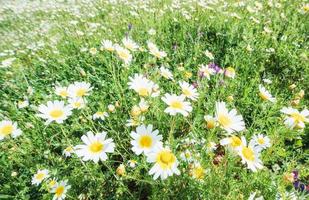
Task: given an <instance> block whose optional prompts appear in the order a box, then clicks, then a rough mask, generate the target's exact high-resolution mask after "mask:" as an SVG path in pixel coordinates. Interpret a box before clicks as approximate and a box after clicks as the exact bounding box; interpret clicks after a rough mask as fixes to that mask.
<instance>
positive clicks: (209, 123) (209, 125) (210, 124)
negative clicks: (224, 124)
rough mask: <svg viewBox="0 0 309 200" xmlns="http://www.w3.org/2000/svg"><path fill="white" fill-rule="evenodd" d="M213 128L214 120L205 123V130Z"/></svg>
mask: <svg viewBox="0 0 309 200" xmlns="http://www.w3.org/2000/svg"><path fill="white" fill-rule="evenodd" d="M215 126H216V122H215V120H209V121H207V128H209V129H212V128H215Z"/></svg>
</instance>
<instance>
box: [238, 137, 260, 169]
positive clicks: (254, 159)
mask: <svg viewBox="0 0 309 200" xmlns="http://www.w3.org/2000/svg"><path fill="white" fill-rule="evenodd" d="M242 143H243V144H242V145H241V147H240V149H239V151H238V154H239V156H240V157H241V158H242V163H243V164H245V163H246V164H247V167H248V169H250V170H252V171H253V172H256V171H257V170H258V169H262V168H263V163H262V161H261V160H260V158H259V156H260V152H259V151H260V149H259V148H256V147H255V146H254V141H253V140H251V141H250V142H249V145H248V146H247V141H246V139H244V140H243V141H242Z"/></svg>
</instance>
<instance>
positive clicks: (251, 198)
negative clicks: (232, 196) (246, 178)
mask: <svg viewBox="0 0 309 200" xmlns="http://www.w3.org/2000/svg"><path fill="white" fill-rule="evenodd" d="M248 200H264V197H263V196H260V197H256V192H253V193H250V196H249V198H248Z"/></svg>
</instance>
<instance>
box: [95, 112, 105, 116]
mask: <svg viewBox="0 0 309 200" xmlns="http://www.w3.org/2000/svg"><path fill="white" fill-rule="evenodd" d="M95 114H96V115H98V116H103V112H100V111H99V112H96V113H95Z"/></svg>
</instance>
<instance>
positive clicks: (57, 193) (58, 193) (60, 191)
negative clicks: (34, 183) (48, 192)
mask: <svg viewBox="0 0 309 200" xmlns="http://www.w3.org/2000/svg"><path fill="white" fill-rule="evenodd" d="M63 192H64V186H62V185H61V186H59V187H57V188H56V191H55V194H56V196H57V197H61V196H62V194H63Z"/></svg>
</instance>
